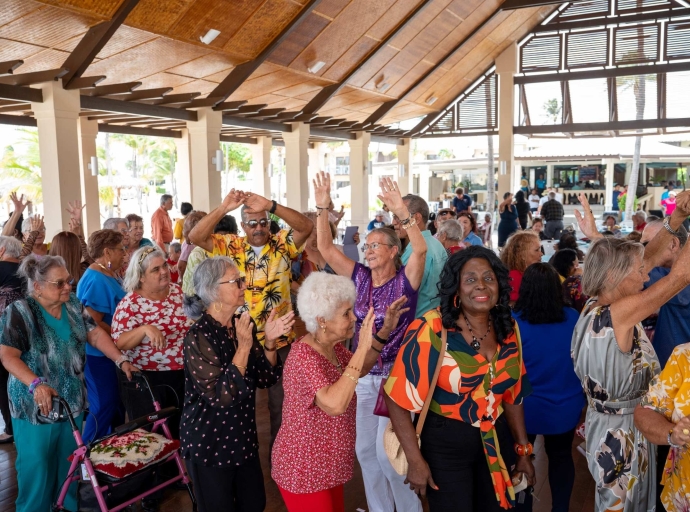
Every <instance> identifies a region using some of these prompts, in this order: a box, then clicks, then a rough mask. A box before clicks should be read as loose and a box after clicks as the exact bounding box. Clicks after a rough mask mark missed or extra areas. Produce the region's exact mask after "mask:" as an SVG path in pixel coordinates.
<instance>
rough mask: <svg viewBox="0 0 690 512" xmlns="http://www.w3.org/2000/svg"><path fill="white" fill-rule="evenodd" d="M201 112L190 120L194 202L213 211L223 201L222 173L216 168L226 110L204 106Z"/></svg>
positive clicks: (191, 184)
mask: <svg viewBox="0 0 690 512" xmlns="http://www.w3.org/2000/svg"><path fill="white" fill-rule="evenodd" d="M197 115H198V120H197V121H187V131H188V133H189V146H188V147H189V169H190V172H189V184H190V191H191V194H190V203H192V205H194V209H195V210H201V211H204V212H210V211H211V210H213V209H214V208H217V207H218V206H219V205H220V203H221V201H222V200H223V198H222V197H221V173H220V172H218V171H216V165H215V164H214V163H213V158H215V157H216V151H217V150H219V149H220V130H221V127H222V126H223V113H222V112H220V111H219V112H216V111H214V110H212V109H211V108H200V109H198V110H197Z"/></svg>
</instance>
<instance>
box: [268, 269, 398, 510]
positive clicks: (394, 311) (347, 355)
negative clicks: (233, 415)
mask: <svg viewBox="0 0 690 512" xmlns="http://www.w3.org/2000/svg"><path fill="white" fill-rule="evenodd" d="M355 298H356V297H355V285H354V284H353V283H352V281H351V280H350V279H348V278H347V277H344V276H337V275H332V274H328V273H325V272H314V273H312V274H310V275H309V277H307V279H306V280H305V281H304V283H303V284H302V287H301V288H300V292H299V295H298V297H297V307H298V310H299V312H300V316H301V318H302V320H303V321H304V323H305V326H306V328H307V331H308V334H306V335H305V336H304V337H302V338H301V339H300V340H298V341H297V342H295V343H293V344H292V349H291V351H290V355H289V356H288V358H287V361H286V363H285V371H284V376H283V387H284V389H285V401H284V402H283V423H282V425H281V427H280V431H279V432H278V436H277V437H276V442H275V444H274V445H273V455H272V459H271V461H272V471H271V476H272V477H273V480H274V481H275V482H276V484H278V488H279V489H280V493H281V494H282V496H283V499H284V500H285V504H286V506H287V509H288V511H289V512H309V511H313V510H318V511H319V512H341V511H343V510H344V500H343V485H344V484H345V482H347V481H348V480H350V479H351V478H352V471H353V469H354V462H355V437H356V419H355V416H356V412H357V397H356V394H355V388H356V386H357V382H358V380H359V378H360V377H363V376H364V375H366V374H367V373H369V370H370V369H371V368H372V367H373V366H374V364H375V363H376V360H377V358H378V355H379V352H380V350H381V349H382V348H383V345H382V344H380V343H378V342H376V341H372V327H373V325H374V309H373V308H370V309H369V312H368V314H367V315H366V317H365V319H364V322H363V323H362V328H361V329H360V336H359V343H358V345H357V349H356V350H355V352H354V354H353V353H351V352H350V351H349V350H347V349H346V348H345V347H344V346H343V344H342V342H343V341H345V340H348V339H350V338H352V336H353V335H354V332H355V321H356V319H357V318H356V316H355V314H354V306H355ZM402 302H403V300H398V301H396V302H394V303H393V305H392V306H391V307H390V308H388V310H387V312H386V318H385V323H386V326H385V327H386V328H388V329H390V328H391V326H393V327H394V326H395V325H397V323H398V319H399V318H400V315H401V314H404V313H405V312H407V311H408V309H409V308H403V307H402ZM372 344H373V347H372Z"/></svg>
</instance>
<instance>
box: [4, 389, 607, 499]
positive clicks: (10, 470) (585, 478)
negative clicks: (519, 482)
mask: <svg viewBox="0 0 690 512" xmlns="http://www.w3.org/2000/svg"><path fill="white" fill-rule="evenodd" d="M257 424H258V425H259V439H260V442H261V449H260V452H261V464H262V466H263V468H264V474H265V477H266V479H265V483H266V498H267V503H268V506H267V507H266V512H285V505H284V504H283V501H282V499H281V497H280V493H279V492H278V488H277V487H276V485H275V483H274V482H273V481H272V480H271V478H270V474H269V471H268V469H267V468H268V439H269V432H268V409H267V407H266V392H265V391H264V390H260V392H259V398H258V406H257ZM577 444H579V442H578V440H577V439H576V442H575V444H574V445H573V457H574V458H575V467H576V477H575V486H574V488H573V495H572V499H571V500H570V511H571V512H591V511H593V510H594V482H593V480H592V478H591V476H590V475H589V471H588V470H587V465H586V461H585V458H584V456H583V455H582V454H581V453H579V452H578V451H577V450H576V445H577ZM535 452H536V459H535V468H536V471H537V485H536V486H535V494H536V496H537V498H538V499H539V501H536V500H535V505H534V512H549V511H550V510H551V492H550V489H549V485H548V478H547V468H548V462H547V459H546V455H545V453H544V446H543V443H542V441H541V438H538V439H537V443H536V446H535ZM15 454H16V452H15V449H14V445H0V512H14V510H15V507H14V499H15V497H16V494H17V479H16V476H15V470H14V459H15ZM358 509H360V510H361V511H365V512H366V511H367V510H368V509H367V503H366V499H365V497H364V485H363V482H362V474H361V472H360V470H359V467H358V466H357V467H356V468H355V476H354V478H353V479H352V480H351V481H350V482H349V483H348V484H347V485H346V486H345V510H346V511H347V512H356V511H357V510H358ZM189 510H191V504H190V501H189V497H188V496H187V494H186V493H185V492H183V491H167V492H166V494H165V497H164V500H163V503H162V506H161V512H181V511H189ZM426 510H428V508H427V507H426V506H425V511H426Z"/></svg>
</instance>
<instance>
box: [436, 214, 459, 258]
mask: <svg viewBox="0 0 690 512" xmlns="http://www.w3.org/2000/svg"><path fill="white" fill-rule="evenodd" d="M436 238H437V239H438V241H439V242H441V243H442V244H443V247H444V248H445V249H446V253H447V254H448V256H449V257H450V256H451V255H452V254H454V253H456V252H458V251H461V250H462V249H464V248H465V245H464V244H463V242H462V240H463V239H464V238H465V233H463V230H462V224H460V223H459V222H458V221H457V220H455V219H448V220H447V221H445V222H442V223H441V225H440V226H439V227H438V232H437V233H436Z"/></svg>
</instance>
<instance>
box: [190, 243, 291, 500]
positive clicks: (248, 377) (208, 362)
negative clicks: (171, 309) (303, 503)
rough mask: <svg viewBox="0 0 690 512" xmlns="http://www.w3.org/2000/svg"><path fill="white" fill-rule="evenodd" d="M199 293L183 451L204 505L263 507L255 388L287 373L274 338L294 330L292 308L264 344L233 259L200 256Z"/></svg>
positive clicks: (193, 301)
mask: <svg viewBox="0 0 690 512" xmlns="http://www.w3.org/2000/svg"><path fill="white" fill-rule="evenodd" d="M194 289H195V290H196V295H194V296H192V297H187V298H186V299H185V311H186V313H187V315H188V316H190V317H192V318H198V320H197V321H196V323H195V324H194V325H193V326H192V327H191V328H190V329H189V333H188V334H187V337H186V338H185V342H184V364H185V370H184V372H185V399H184V408H183V411H182V421H181V424H180V441H181V444H182V456H183V457H184V458H185V459H186V460H187V470H188V471H189V473H190V476H191V478H192V481H193V483H194V492H195V495H196V498H197V502H198V505H199V511H200V512H206V511H211V510H237V511H238V512H255V511H256V512H260V511H262V510H264V508H265V506H266V494H265V491H264V479H263V474H262V472H261V465H260V463H259V444H258V440H257V434H256V421H255V402H256V397H255V391H256V388H257V387H259V388H268V387H270V386H272V385H274V384H275V383H276V382H277V381H278V379H279V378H280V376H281V375H282V373H283V367H282V365H281V363H280V361H279V359H278V356H277V354H276V344H275V341H276V339H277V338H278V337H280V336H283V335H285V334H286V333H288V332H289V331H290V330H291V329H292V324H293V323H294V320H293V316H294V315H293V313H289V314H287V315H284V316H283V317H281V318H275V310H274V311H273V312H272V313H271V316H270V317H269V318H268V321H267V323H266V329H265V333H266V340H265V344H264V346H263V347H262V346H261V345H260V344H259V342H258V341H257V340H256V336H255V328H254V324H253V322H252V320H251V317H250V316H249V314H248V313H246V312H245V313H243V314H242V315H241V316H236V315H235V312H236V311H237V309H238V308H239V307H241V306H243V305H244V290H245V283H244V278H243V277H240V273H239V271H238V270H237V267H236V266H235V264H234V263H233V262H232V260H231V259H230V258H227V257H216V258H211V259H208V260H206V261H204V262H202V263H201V264H200V265H199V266H198V267H197V269H196V271H195V272H194Z"/></svg>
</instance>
